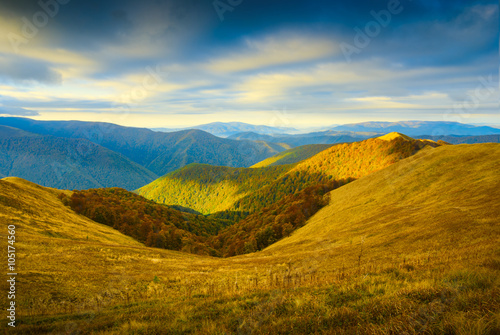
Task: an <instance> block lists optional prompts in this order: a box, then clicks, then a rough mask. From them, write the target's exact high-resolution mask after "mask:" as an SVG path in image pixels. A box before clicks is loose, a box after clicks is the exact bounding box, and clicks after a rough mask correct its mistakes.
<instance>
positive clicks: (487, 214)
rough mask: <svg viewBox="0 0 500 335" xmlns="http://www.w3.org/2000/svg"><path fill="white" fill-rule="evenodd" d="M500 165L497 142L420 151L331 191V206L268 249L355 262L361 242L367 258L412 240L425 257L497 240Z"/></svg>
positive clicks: (414, 250) (398, 248)
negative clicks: (329, 254) (331, 254)
mask: <svg viewBox="0 0 500 335" xmlns="http://www.w3.org/2000/svg"><path fill="white" fill-rule="evenodd" d="M499 169H500V145H499V144H478V145H457V146H442V147H439V148H436V149H433V150H423V151H421V152H420V153H418V154H416V155H415V156H412V157H409V158H407V159H405V160H403V161H400V162H399V163H397V164H394V165H392V166H390V167H388V168H386V169H384V170H381V171H378V172H376V173H373V174H371V175H369V176H366V177H364V178H361V179H359V180H357V181H355V182H352V183H350V184H349V185H346V186H344V187H342V188H339V189H337V190H335V191H332V192H331V194H330V197H331V199H332V200H331V202H330V204H329V205H328V206H326V207H325V208H323V209H322V210H320V211H319V212H318V213H317V214H316V215H315V216H314V217H313V218H312V219H311V220H310V221H309V222H308V224H307V225H306V226H305V227H303V228H301V229H299V230H297V231H296V232H295V233H294V234H293V235H292V236H291V237H288V238H286V239H283V240H282V241H280V242H278V243H276V244H274V245H272V246H270V247H269V248H267V249H266V251H265V253H266V254H287V255H290V254H294V253H297V252H306V253H307V252H310V251H319V250H320V249H322V248H327V249H330V248H333V249H331V250H335V253H338V254H339V255H340V254H341V253H342V252H345V253H344V256H343V257H346V258H351V259H353V258H355V257H357V256H358V255H357V254H358V253H359V250H357V251H356V249H358V248H359V243H360V241H361V240H362V241H364V242H363V243H364V245H363V249H364V250H365V252H364V254H365V257H367V258H377V257H394V256H396V255H397V254H398V253H400V252H401V253H402V252H403V251H404V252H405V253H406V254H407V253H408V252H409V251H410V250H408V246H409V245H411V246H412V248H411V253H415V254H418V253H422V254H425V253H428V252H430V253H433V252H434V250H435V249H436V248H437V247H438V246H439V247H440V248H443V247H445V248H449V249H461V250H462V251H463V252H466V250H467V249H469V248H474V247H477V246H480V245H481V244H489V243H486V241H491V242H494V241H497V242H496V243H498V238H499V234H500V225H498V223H499V221H498V218H499V217H500V207H499V206H498V203H499V201H500V175H499V174H498V171H499ZM352 241H355V242H356V243H357V244H358V247H357V248H353V247H352V244H351V243H352ZM438 241H439V242H438ZM350 245H351V246H350ZM349 248H352V249H351V252H350V253H348V252H346V250H349ZM353 249H354V250H353ZM384 254H385V255H384ZM366 262H368V260H366ZM337 264H338V263H337Z"/></svg>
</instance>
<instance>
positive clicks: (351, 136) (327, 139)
mask: <svg viewBox="0 0 500 335" xmlns="http://www.w3.org/2000/svg"><path fill="white" fill-rule="evenodd" d="M379 135H381V133H377V132H349V131H331V130H329V131H321V132H314V133H308V134H296V135H287V134H279V135H263V134H258V133H255V132H244V133H238V134H234V135H231V136H229V137H228V138H229V139H234V140H251V141H266V142H273V143H284V144H287V145H289V146H291V147H298V146H302V145H308V144H337V143H349V142H357V141H362V140H366V139H367V138H370V137H376V136H379Z"/></svg>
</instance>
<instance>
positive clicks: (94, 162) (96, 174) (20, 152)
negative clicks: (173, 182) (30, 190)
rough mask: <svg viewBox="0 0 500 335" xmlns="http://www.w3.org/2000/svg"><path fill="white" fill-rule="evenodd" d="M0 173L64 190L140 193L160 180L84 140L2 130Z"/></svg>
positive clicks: (7, 128) (0, 132)
mask: <svg viewBox="0 0 500 335" xmlns="http://www.w3.org/2000/svg"><path fill="white" fill-rule="evenodd" d="M0 173H1V174H2V175H4V176H16V177H20V178H24V179H27V180H30V181H32V182H36V183H38V184H40V185H43V186H50V187H55V188H61V189H85V188H96V187H116V186H119V187H123V188H126V189H129V190H133V189H136V188H138V187H140V186H142V185H144V184H147V183H149V182H151V181H153V180H155V179H156V178H158V177H157V176H156V175H155V174H154V173H152V172H151V171H149V170H147V169H145V168H144V167H142V166H140V165H139V164H137V163H134V162H132V161H130V160H129V159H127V158H126V157H124V156H122V155H120V154H118V153H115V152H113V151H111V150H109V149H106V148H104V147H102V146H100V145H97V144H94V143H92V142H90V141H88V140H84V139H67V138H59V137H54V136H50V135H39V134H33V133H29V132H26V131H23V130H20V129H16V128H12V127H5V126H0Z"/></svg>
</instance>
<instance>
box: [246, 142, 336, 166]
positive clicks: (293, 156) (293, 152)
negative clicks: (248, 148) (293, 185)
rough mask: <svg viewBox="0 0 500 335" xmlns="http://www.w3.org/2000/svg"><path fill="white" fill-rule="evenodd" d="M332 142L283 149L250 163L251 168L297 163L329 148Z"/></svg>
mask: <svg viewBox="0 0 500 335" xmlns="http://www.w3.org/2000/svg"><path fill="white" fill-rule="evenodd" d="M332 145H333V144H309V145H302V146H300V147H296V148H293V149H289V150H286V151H283V152H281V153H279V154H277V155H274V156H273V157H269V158H267V159H264V160H263V161H262V162H259V163H257V164H254V165H252V166H251V167H252V168H258V167H265V166H276V165H286V164H294V163H298V162H300V161H302V160H304V159H307V158H311V157H312V156H314V155H316V154H317V153H319V152H321V151H323V150H326V149H328V148H330V147H331V146H332Z"/></svg>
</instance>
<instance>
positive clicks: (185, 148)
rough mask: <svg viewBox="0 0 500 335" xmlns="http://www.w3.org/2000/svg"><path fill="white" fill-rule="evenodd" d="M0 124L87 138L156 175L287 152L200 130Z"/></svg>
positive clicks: (242, 162)
mask: <svg viewBox="0 0 500 335" xmlns="http://www.w3.org/2000/svg"><path fill="white" fill-rule="evenodd" d="M0 125H5V126H10V127H15V128H18V129H22V130H24V131H28V132H32V133H37V134H44V135H53V136H57V137H63V138H73V139H86V140H89V141H91V142H93V143H95V144H98V145H100V146H103V147H105V148H108V149H110V150H112V151H115V152H117V153H120V154H122V155H123V156H125V157H127V158H129V159H130V160H132V161H134V162H135V163H137V164H139V165H141V166H143V167H145V168H147V169H149V170H150V171H152V172H153V173H155V174H157V175H164V174H165V173H168V172H171V171H174V170H176V169H178V168H181V167H183V166H186V165H188V164H190V163H205V164H212V165H222V166H232V167H245V166H251V165H253V164H255V163H258V162H260V161H262V160H263V159H266V158H268V157H271V156H273V155H275V154H277V153H279V152H281V151H284V150H286V149H290V146H287V145H280V144H273V143H264V142H254V141H247V140H245V141H237V140H231V139H223V138H219V137H216V136H213V135H211V134H208V133H206V132H204V131H201V130H184V131H178V132H173V133H162V132H154V131H152V130H150V129H145V128H132V127H122V126H118V125H115V124H111V123H102V122H82V121H35V120H31V119H27V118H11V117H0Z"/></svg>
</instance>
